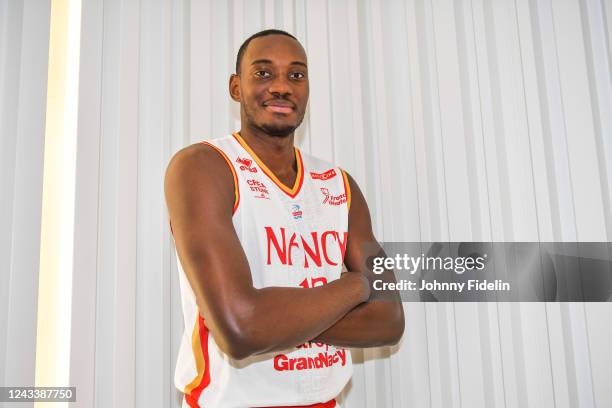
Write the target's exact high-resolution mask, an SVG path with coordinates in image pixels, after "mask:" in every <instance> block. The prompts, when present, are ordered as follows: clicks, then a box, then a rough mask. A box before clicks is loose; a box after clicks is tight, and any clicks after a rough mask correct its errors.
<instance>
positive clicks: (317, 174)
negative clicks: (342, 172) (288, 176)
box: [310, 169, 336, 180]
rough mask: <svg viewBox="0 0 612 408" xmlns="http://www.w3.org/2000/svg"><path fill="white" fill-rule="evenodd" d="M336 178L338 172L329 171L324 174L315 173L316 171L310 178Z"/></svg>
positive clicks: (312, 172)
mask: <svg viewBox="0 0 612 408" xmlns="http://www.w3.org/2000/svg"><path fill="white" fill-rule="evenodd" d="M335 176H336V170H334V169H329V170H327V171H326V172H324V173H315V172H314V171H311V172H310V177H312V178H313V179H316V180H329V179H330V178H334V177H335Z"/></svg>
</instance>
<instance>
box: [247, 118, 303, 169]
mask: <svg viewBox="0 0 612 408" xmlns="http://www.w3.org/2000/svg"><path fill="white" fill-rule="evenodd" d="M238 133H239V134H240V136H241V137H242V138H243V139H244V141H245V142H246V143H247V144H248V145H249V147H250V148H251V149H252V150H253V151H254V152H255V153H256V154H257V156H258V157H259V158H260V159H261V160H262V161H263V162H264V163H265V164H266V166H268V168H269V169H270V170H271V171H272V172H273V173H274V174H276V175H277V177H279V178H281V179H282V178H284V176H291V175H294V174H295V173H296V171H297V164H296V160H295V153H294V150H293V138H294V132H292V133H291V134H290V135H288V136H286V137H277V136H270V135H268V134H266V133H264V132H262V131H261V130H259V129H252V128H251V127H249V126H244V127H242V128H241V129H240V131H239V132H238Z"/></svg>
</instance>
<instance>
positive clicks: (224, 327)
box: [165, 147, 252, 334]
mask: <svg viewBox="0 0 612 408" xmlns="http://www.w3.org/2000/svg"><path fill="white" fill-rule="evenodd" d="M198 148H199V151H195V152H194V151H193V150H195V149H192V151H190V152H179V153H177V155H176V156H175V157H174V158H173V159H172V161H171V162H170V164H169V166H168V170H167V172H166V179H165V193H166V202H167V206H168V212H169V216H170V219H171V222H172V230H173V236H174V241H175V244H176V249H177V254H178V257H179V261H180V262H181V265H182V267H183V270H184V271H185V275H186V277H187V279H188V281H189V284H190V285H191V288H192V289H193V292H194V294H195V296H196V300H197V303H198V308H199V310H200V313H202V315H203V316H204V318H205V319H206V321H207V323H208V324H209V325H212V327H211V329H212V330H213V331H218V332H220V333H221V334H223V333H230V332H232V331H233V330H234V329H235V326H236V324H237V323H236V321H235V320H236V318H237V317H236V315H237V314H239V313H240V308H241V307H244V305H243V304H244V303H245V302H243V301H245V300H246V299H245V298H246V297H248V296H249V293H250V290H251V289H252V280H251V274H250V270H249V266H248V261H247V259H246V256H245V254H244V251H243V249H242V246H241V245H240V241H239V240H238V237H237V235H236V232H235V230H234V226H233V223H232V207H233V201H234V197H233V191H234V187H233V178H232V176H231V173H230V170H229V168H228V167H227V164H226V163H225V162H224V161H223V159H222V158H221V157H220V156H218V154H217V153H216V152H214V151H209V150H206V149H202V147H198ZM198 148H196V149H198Z"/></svg>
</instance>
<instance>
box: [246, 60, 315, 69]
mask: <svg viewBox="0 0 612 408" xmlns="http://www.w3.org/2000/svg"><path fill="white" fill-rule="evenodd" d="M256 64H272V61H271V60H269V59H258V60H255V61H253V62H251V65H256ZM289 65H301V66H303V67H304V68H308V65H306V64H305V63H304V62H302V61H293V62H291V64H289Z"/></svg>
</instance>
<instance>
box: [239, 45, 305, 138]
mask: <svg viewBox="0 0 612 408" xmlns="http://www.w3.org/2000/svg"><path fill="white" fill-rule="evenodd" d="M240 68H241V72H240V76H236V75H232V77H231V79H230V94H231V96H232V98H233V99H234V100H235V101H239V102H240V106H241V110H242V111H243V113H244V116H245V118H246V121H247V124H246V125H247V126H250V127H253V128H255V129H258V130H261V131H263V132H264V133H266V134H268V135H271V136H276V137H285V136H288V135H290V134H291V133H293V131H294V130H295V129H296V128H297V127H298V126H299V125H300V123H302V120H303V119H304V113H305V112H306V105H307V103H308V94H309V87H308V69H307V65H306V53H305V52H304V49H303V48H302V47H301V45H300V44H299V43H298V42H297V41H295V40H294V39H293V38H290V37H287V36H285V35H278V34H274V35H268V36H264V37H259V38H255V39H253V40H252V41H251V42H250V43H249V45H248V47H247V50H246V52H245V53H244V55H243V56H242V62H241V65H240Z"/></svg>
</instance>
